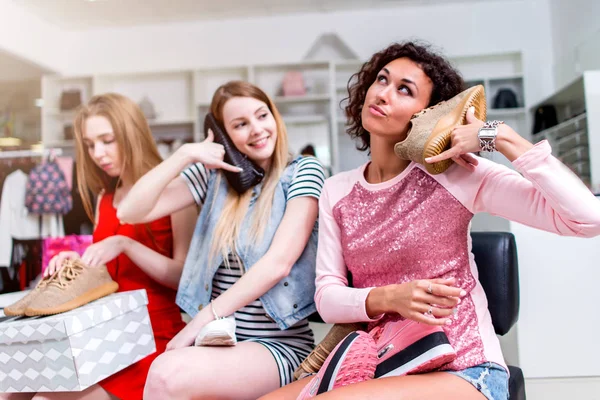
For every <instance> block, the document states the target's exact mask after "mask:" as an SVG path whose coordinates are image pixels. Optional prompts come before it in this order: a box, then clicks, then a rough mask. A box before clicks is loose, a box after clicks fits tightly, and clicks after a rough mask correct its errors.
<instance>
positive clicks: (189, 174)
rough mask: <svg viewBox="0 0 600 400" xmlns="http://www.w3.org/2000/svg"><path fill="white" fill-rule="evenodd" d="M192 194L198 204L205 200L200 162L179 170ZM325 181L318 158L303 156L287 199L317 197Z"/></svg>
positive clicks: (205, 181)
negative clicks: (181, 170)
mask: <svg viewBox="0 0 600 400" xmlns="http://www.w3.org/2000/svg"><path fill="white" fill-rule="evenodd" d="M181 176H182V177H183V178H184V179H185V181H186V182H187V184H188V187H189V188H190V191H191V192H192V195H193V196H194V201H195V202H196V204H197V205H198V206H201V205H203V204H204V201H205V200H206V190H207V187H208V171H207V170H206V167H205V166H204V165H202V163H196V164H192V165H190V166H189V167H188V168H186V169H185V170H183V172H181ZM324 183H325V172H324V170H323V167H322V166H321V163H320V162H319V160H317V159H316V158H315V157H304V158H302V159H301V160H300V161H299V162H298V164H297V165H296V169H295V170H294V175H293V176H292V181H291V183H290V187H289V188H288V193H287V201H290V200H292V199H295V198H296V197H302V196H309V197H315V198H317V199H318V198H319V196H320V195H321V189H323V184H324Z"/></svg>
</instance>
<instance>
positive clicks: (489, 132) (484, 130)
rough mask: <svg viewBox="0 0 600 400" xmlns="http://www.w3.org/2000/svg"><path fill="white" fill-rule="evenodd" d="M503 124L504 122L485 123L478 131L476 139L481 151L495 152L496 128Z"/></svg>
mask: <svg viewBox="0 0 600 400" xmlns="http://www.w3.org/2000/svg"><path fill="white" fill-rule="evenodd" d="M503 123H504V121H496V120H494V121H487V122H485V123H484V124H483V126H482V127H481V128H480V129H479V132H478V133H477V137H478V139H479V147H480V148H481V151H487V152H493V151H496V136H498V126H499V125H500V124H503Z"/></svg>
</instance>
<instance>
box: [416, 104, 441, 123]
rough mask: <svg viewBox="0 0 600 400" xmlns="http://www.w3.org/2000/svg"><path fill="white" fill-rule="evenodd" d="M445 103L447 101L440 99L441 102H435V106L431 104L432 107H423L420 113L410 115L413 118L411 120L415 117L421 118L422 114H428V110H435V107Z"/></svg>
mask: <svg viewBox="0 0 600 400" xmlns="http://www.w3.org/2000/svg"><path fill="white" fill-rule="evenodd" d="M444 103H445V101H440V102H439V103H437V104H435V105H433V106H431V107H427V108H424V109H422V110H421V111H419V112H418V113H415V114H413V116H412V117H410V119H411V120H413V119H415V118H419V117H420V116H421V115H424V114H426V113H427V111H429V110H434V109H436V108H438V107H439V106H440V105H442V104H444Z"/></svg>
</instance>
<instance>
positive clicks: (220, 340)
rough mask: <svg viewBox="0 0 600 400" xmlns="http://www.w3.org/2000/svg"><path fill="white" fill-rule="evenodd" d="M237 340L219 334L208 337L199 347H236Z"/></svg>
mask: <svg viewBox="0 0 600 400" xmlns="http://www.w3.org/2000/svg"><path fill="white" fill-rule="evenodd" d="M236 343H237V339H235V338H232V337H231V336H229V335H227V334H226V333H217V334H213V335H206V336H205V337H204V339H202V341H200V343H198V344H197V346H235V345H236Z"/></svg>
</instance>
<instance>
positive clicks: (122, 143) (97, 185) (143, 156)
mask: <svg viewBox="0 0 600 400" xmlns="http://www.w3.org/2000/svg"><path fill="white" fill-rule="evenodd" d="M93 116H102V117H104V118H106V119H107V120H108V121H109V122H110V125H111V126H112V129H113V133H114V135H115V140H116V141H117V145H118V148H119V153H120V156H121V163H122V164H121V165H122V166H121V174H120V176H119V177H118V178H111V177H110V176H109V175H108V174H107V173H106V172H104V171H103V170H102V169H101V168H100V167H98V165H96V163H95V162H94V160H93V159H92V157H91V156H90V154H89V152H88V149H87V147H86V145H85V143H84V142H83V139H84V133H85V123H86V121H87V119H88V118H90V117H93ZM73 128H74V131H75V142H76V147H77V155H76V160H77V187H78V189H79V193H80V194H81V198H82V200H83V206H84V208H85V212H86V213H87V215H88V217H89V218H90V220H92V221H94V209H93V206H92V196H94V197H97V196H98V195H99V194H100V193H102V192H107V193H114V191H115V189H116V188H117V187H118V185H119V184H120V182H121V181H122V180H127V181H128V182H133V183H135V182H136V181H137V180H138V179H140V178H141V177H142V176H143V175H144V174H145V173H147V172H148V171H150V170H151V169H152V168H154V167H155V166H157V165H158V164H160V163H161V161H162V158H161V157H160V154H159V153H158V149H157V148H156V143H155V142H154V138H153V137H152V132H151V131H150V126H149V125H148V121H147V120H146V117H145V116H144V114H143V113H142V110H141V109H140V108H139V107H138V105H137V104H136V103H135V102H133V101H132V100H130V99H129V98H127V97H125V96H123V95H120V94H117V93H106V94H101V95H97V96H94V97H92V99H91V100H90V101H89V102H88V103H87V104H85V105H82V106H80V107H79V109H78V111H77V114H76V116H75V121H74V123H73Z"/></svg>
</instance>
